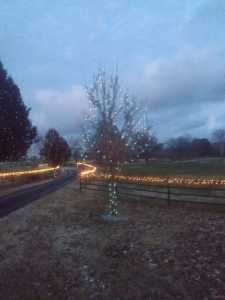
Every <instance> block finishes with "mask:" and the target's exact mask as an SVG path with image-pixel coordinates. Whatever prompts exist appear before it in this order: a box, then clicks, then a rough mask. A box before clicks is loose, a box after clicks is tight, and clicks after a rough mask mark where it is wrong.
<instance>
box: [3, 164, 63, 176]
mask: <svg viewBox="0 0 225 300" xmlns="http://www.w3.org/2000/svg"><path fill="white" fill-rule="evenodd" d="M58 169H59V166H57V167H51V168H50V167H49V168H44V169H35V170H26V171H16V172H15V171H14V172H4V173H0V178H8V177H20V176H28V175H36V174H43V173H47V172H52V171H53V172H55V171H56V170H58Z"/></svg>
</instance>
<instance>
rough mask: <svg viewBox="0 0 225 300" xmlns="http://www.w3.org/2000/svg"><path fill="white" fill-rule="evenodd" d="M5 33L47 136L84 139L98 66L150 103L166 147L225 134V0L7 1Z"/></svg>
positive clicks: (11, 65)
mask: <svg viewBox="0 0 225 300" xmlns="http://www.w3.org/2000/svg"><path fill="white" fill-rule="evenodd" d="M0 25H1V26H0V60H1V61H2V62H3V64H4V66H5V68H6V69H7V70H8V72H9V74H10V75H12V77H13V78H14V80H15V82H16V83H17V84H18V86H19V87H20V89H21V92H22V96H23V99H24V101H25V103H26V104H27V105H28V106H29V107H31V108H32V111H31V118H32V121H33V123H34V125H36V126H37V127H38V129H39V131H40V132H41V133H44V132H45V131H46V130H47V129H48V128H49V127H55V128H56V129H58V130H59V131H60V132H61V133H62V134H64V135H65V136H67V137H69V136H72V135H73V134H74V133H75V132H76V130H77V128H78V127H79V124H80V122H81V120H82V116H83V112H84V111H85V109H86V105H87V101H86V95H85V90H84V88H83V87H84V85H86V84H88V83H90V81H91V78H92V76H93V73H95V72H96V71H97V69H98V68H99V67H102V68H105V69H106V70H107V71H108V72H113V71H115V69H117V70H118V73H119V75H120V77H121V80H122V83H123V85H124V86H125V87H127V88H128V89H129V91H130V92H131V93H134V94H136V95H137V96H138V98H139V99H144V103H145V105H146V106H147V107H148V108H149V111H150V119H151V120H152V122H153V125H154V131H155V133H156V134H157V136H158V137H159V139H162V140H164V139H166V138H169V137H173V136H178V135H180V134H191V135H193V136H209V135H210V134H211V132H212V131H213V130H214V129H216V128H220V127H224V128H225V1H224V0H183V1H181V0H161V1H160V0H158V1H147V0H138V1H137V0H134V1H128V0H126V1H125V0H120V1H119V0H118V1H113V0H111V1H100V0H94V1H85V0H82V1H81V0H80V1H79V0H60V1H59V0H33V1H31V0H7V1H4V0H0Z"/></svg>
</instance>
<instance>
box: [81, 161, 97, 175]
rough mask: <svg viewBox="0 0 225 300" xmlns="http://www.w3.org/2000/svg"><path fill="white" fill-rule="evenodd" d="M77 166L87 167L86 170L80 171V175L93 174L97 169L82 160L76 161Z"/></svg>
mask: <svg viewBox="0 0 225 300" xmlns="http://www.w3.org/2000/svg"><path fill="white" fill-rule="evenodd" d="M77 166H83V167H85V168H87V169H88V170H85V171H81V172H80V175H81V177H84V176H90V175H93V174H94V173H95V172H96V170H97V168H96V167H95V166H93V165H91V164H87V163H84V162H78V163H77Z"/></svg>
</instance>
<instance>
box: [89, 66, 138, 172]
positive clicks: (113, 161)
mask: <svg viewBox="0 0 225 300" xmlns="http://www.w3.org/2000/svg"><path fill="white" fill-rule="evenodd" d="M87 94H88V98H89V101H90V105H91V114H92V117H91V118H90V117H89V118H88V120H89V132H90V133H91V134H89V135H86V137H85V139H86V141H87V142H88V144H89V152H90V153H92V157H93V156H94V157H95V158H96V159H97V160H98V161H99V162H101V163H102V164H104V165H105V166H108V167H110V168H111V170H112V169H114V168H115V166H116V165H117V164H118V162H120V161H123V160H124V159H125V158H126V156H127V152H128V147H129V145H130V143H131V139H132V136H133V131H134V128H135V124H136V122H137V119H138V109H137V105H136V101H135V98H134V97H131V96H130V95H129V94H128V92H127V91H125V90H123V89H122V88H121V86H120V82H119V77H118V75H111V76H108V75H107V74H106V73H105V72H104V71H99V72H98V74H97V75H96V76H95V77H94V79H93V83H92V85H91V86H89V87H87ZM93 154H94V155H93Z"/></svg>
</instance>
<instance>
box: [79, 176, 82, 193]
mask: <svg viewBox="0 0 225 300" xmlns="http://www.w3.org/2000/svg"><path fill="white" fill-rule="evenodd" d="M79 181H80V192H82V181H81V177H80V178H79Z"/></svg>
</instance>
